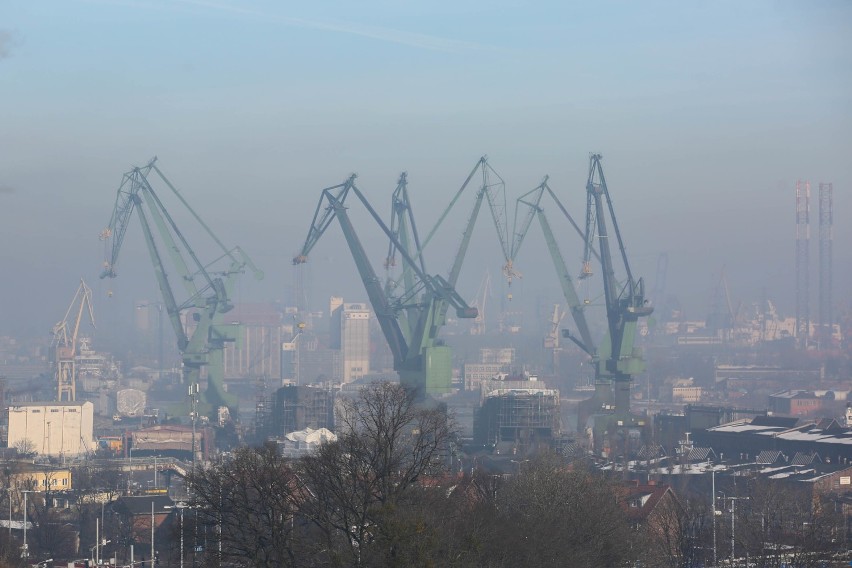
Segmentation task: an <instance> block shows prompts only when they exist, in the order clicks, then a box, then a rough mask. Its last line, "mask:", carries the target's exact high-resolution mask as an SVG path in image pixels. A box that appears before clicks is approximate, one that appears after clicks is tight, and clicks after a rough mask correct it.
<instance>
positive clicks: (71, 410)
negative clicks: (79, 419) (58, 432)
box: [68, 408, 77, 412]
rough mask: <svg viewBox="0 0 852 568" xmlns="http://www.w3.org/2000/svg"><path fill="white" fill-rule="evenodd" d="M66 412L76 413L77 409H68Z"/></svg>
mask: <svg viewBox="0 0 852 568" xmlns="http://www.w3.org/2000/svg"><path fill="white" fill-rule="evenodd" d="M68 412H77V409H76V408H69V409H68Z"/></svg>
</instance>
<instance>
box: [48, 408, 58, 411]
mask: <svg viewBox="0 0 852 568" xmlns="http://www.w3.org/2000/svg"><path fill="white" fill-rule="evenodd" d="M50 411H51V412H59V409H58V408H51V409H50Z"/></svg>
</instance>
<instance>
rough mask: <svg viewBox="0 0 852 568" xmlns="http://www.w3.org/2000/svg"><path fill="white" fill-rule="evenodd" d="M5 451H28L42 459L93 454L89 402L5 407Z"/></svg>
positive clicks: (91, 407)
mask: <svg viewBox="0 0 852 568" xmlns="http://www.w3.org/2000/svg"><path fill="white" fill-rule="evenodd" d="M9 447H10V448H16V447H17V448H23V447H28V448H29V449H30V450H31V451H34V452H36V453H38V454H39V455H43V456H74V455H79V454H85V453H89V452H93V451H94V449H95V442H94V405H93V404H92V403H91V402H82V401H65V402H37V403H32V404H27V405H21V406H10V407H9Z"/></svg>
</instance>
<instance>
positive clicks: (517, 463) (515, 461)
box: [509, 460, 530, 475]
mask: <svg viewBox="0 0 852 568" xmlns="http://www.w3.org/2000/svg"><path fill="white" fill-rule="evenodd" d="M509 461H510V462H512V463H513V464H516V465H517V466H518V475H521V464H522V463H526V462H528V461H530V460H509Z"/></svg>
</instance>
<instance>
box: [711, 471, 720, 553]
mask: <svg viewBox="0 0 852 568" xmlns="http://www.w3.org/2000/svg"><path fill="white" fill-rule="evenodd" d="M711 476H712V478H713V566H714V568H715V566H716V565H717V564H718V560H717V559H716V470H715V469H714V470H713V471H712V472H711Z"/></svg>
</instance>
